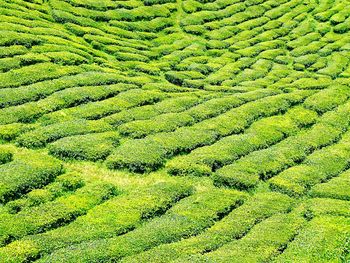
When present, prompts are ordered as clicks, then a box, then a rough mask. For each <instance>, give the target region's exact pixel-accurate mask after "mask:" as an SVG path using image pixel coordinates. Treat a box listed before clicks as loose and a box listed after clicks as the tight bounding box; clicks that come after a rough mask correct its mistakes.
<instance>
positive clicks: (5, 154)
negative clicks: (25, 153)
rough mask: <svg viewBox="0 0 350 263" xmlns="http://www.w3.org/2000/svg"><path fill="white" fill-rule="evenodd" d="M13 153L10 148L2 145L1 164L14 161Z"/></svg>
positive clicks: (0, 148) (0, 150) (0, 151)
mask: <svg viewBox="0 0 350 263" xmlns="http://www.w3.org/2000/svg"><path fill="white" fill-rule="evenodd" d="M12 157H13V154H12V152H11V151H10V150H8V149H6V148H3V147H0V164H4V163H8V162H11V161H12Z"/></svg>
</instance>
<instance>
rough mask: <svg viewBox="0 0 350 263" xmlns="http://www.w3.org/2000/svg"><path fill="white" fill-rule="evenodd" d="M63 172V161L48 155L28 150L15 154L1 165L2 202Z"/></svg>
mask: <svg viewBox="0 0 350 263" xmlns="http://www.w3.org/2000/svg"><path fill="white" fill-rule="evenodd" d="M62 172H63V167H62V164H61V162H59V161H58V160H56V159H54V158H52V157H49V156H47V155H44V154H40V153H35V152H27V151H24V152H22V153H18V154H15V155H14V156H13V161H11V162H8V163H5V164H3V165H1V166H0V173H1V178H0V202H1V203H6V202H8V201H10V200H12V199H15V198H17V197H19V196H21V195H22V194H25V193H27V192H29V191H30V190H32V189H34V188H41V187H43V186H45V185H46V184H48V183H50V182H51V181H53V180H54V179H55V177H57V176H58V175H60V174H61V173H62Z"/></svg>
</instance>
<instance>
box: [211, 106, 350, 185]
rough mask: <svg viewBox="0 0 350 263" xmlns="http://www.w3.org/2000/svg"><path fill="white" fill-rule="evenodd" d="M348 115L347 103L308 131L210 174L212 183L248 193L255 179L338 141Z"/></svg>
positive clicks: (264, 176) (346, 125)
mask: <svg viewBox="0 0 350 263" xmlns="http://www.w3.org/2000/svg"><path fill="white" fill-rule="evenodd" d="M348 111H349V103H347V104H344V105H342V106H340V107H339V108H338V109H337V111H332V112H329V113H327V114H325V115H324V116H322V118H321V119H320V121H319V122H318V123H317V124H316V125H314V126H313V127H312V128H311V129H309V130H307V131H305V132H302V133H298V134H297V135H295V136H292V137H290V138H287V139H286V140H284V141H282V142H281V143H278V144H276V145H274V146H272V147H270V148H268V149H264V150H260V151H256V152H253V153H251V154H249V155H247V156H245V157H243V158H241V159H239V160H238V161H236V162H235V163H233V164H231V165H227V166H224V167H223V168H221V169H219V170H217V171H216V173H215V174H214V180H215V183H216V184H217V185H229V186H232V187H237V188H239V189H247V188H248V189H249V188H253V187H255V186H256V185H257V183H258V182H259V179H263V180H266V179H268V178H271V177H273V176H274V175H276V174H277V173H279V172H281V171H283V170H285V169H286V168H288V167H290V166H293V165H296V163H298V162H300V161H302V160H304V159H305V158H306V156H307V155H308V154H309V153H310V152H312V151H314V150H316V149H318V148H321V147H323V146H326V145H329V144H332V143H334V142H335V141H336V140H338V139H339V137H340V136H341V135H342V134H343V133H344V132H345V130H346V129H347V127H348V125H349V121H350V119H349V117H348ZM271 180H273V179H271ZM276 180H277V179H276Z"/></svg>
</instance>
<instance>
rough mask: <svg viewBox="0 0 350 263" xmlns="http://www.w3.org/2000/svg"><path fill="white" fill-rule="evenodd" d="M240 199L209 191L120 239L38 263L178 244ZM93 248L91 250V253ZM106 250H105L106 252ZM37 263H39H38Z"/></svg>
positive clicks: (103, 256) (109, 256)
mask: <svg viewBox="0 0 350 263" xmlns="http://www.w3.org/2000/svg"><path fill="white" fill-rule="evenodd" d="M243 197H244V195H242V194H241V193H239V192H232V191H228V190H211V191H208V192H204V193H198V194H195V195H193V196H191V197H188V198H186V199H183V200H181V201H180V202H179V203H178V204H177V205H175V206H173V207H172V208H171V209H169V210H168V211H167V212H166V213H165V214H164V215H163V216H161V217H159V218H156V219H154V220H152V221H151V222H149V223H147V224H144V225H143V226H142V227H140V228H138V229H136V230H135V231H132V232H130V233H128V234H125V235H123V236H120V237H115V238H110V239H102V240H98V241H95V242H86V243H81V244H79V245H76V246H75V247H74V248H76V249H68V248H67V249H62V250H57V251H56V252H54V253H52V254H51V255H49V256H48V257H46V258H45V257H44V258H43V259H42V261H44V262H45V261H51V262H58V261H61V260H62V259H64V260H65V261H67V262H73V261H75V260H78V259H83V260H90V261H91V260H93V261H105V260H110V259H113V260H118V259H120V258H122V257H125V256H127V255H132V254H135V253H137V252H142V251H144V250H147V249H150V248H152V247H154V246H156V245H159V244H163V243H170V242H174V241H178V240H180V239H181V238H182V237H187V236H190V235H194V234H196V233H198V232H199V231H201V230H203V229H205V228H207V227H209V226H211V225H212V224H213V223H214V221H215V220H218V219H219V215H220V214H222V213H227V212H229V211H230V209H232V207H235V206H239V205H240V204H241V203H242V201H243ZM92 247H93V249H91V248H92ZM106 248H107V249H106ZM39 262H40V261H39Z"/></svg>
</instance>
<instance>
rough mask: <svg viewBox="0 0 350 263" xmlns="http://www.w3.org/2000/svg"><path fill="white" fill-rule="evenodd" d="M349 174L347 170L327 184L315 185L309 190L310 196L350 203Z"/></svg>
mask: <svg viewBox="0 0 350 263" xmlns="http://www.w3.org/2000/svg"><path fill="white" fill-rule="evenodd" d="M349 175H350V172H349V170H347V171H345V172H344V173H341V174H340V175H339V176H337V177H334V178H332V179H330V180H329V181H327V182H323V183H321V184H317V185H315V186H313V187H312V188H311V190H310V194H311V196H314V197H327V198H335V199H343V200H348V201H350V194H349V191H348V189H349V187H350V176H349Z"/></svg>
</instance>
